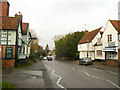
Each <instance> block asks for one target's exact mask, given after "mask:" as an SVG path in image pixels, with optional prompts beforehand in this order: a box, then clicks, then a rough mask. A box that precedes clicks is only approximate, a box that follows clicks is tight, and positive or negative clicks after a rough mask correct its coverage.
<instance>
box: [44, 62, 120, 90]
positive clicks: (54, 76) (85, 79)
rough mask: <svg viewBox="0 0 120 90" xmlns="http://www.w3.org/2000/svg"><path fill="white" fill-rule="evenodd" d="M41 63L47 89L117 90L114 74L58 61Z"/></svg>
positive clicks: (116, 80)
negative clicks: (103, 89) (93, 89)
mask: <svg viewBox="0 0 120 90" xmlns="http://www.w3.org/2000/svg"><path fill="white" fill-rule="evenodd" d="M42 63H43V65H44V67H45V68H46V72H44V78H45V83H46V87H47V88H63V89H67V88H116V89H118V88H119V86H118V75H117V74H116V73H110V72H108V71H105V70H100V69H96V68H92V67H89V66H83V65H77V64H75V63H71V62H67V61H60V60H53V61H47V60H43V61H42ZM47 74H48V75H47ZM46 75H47V76H46Z"/></svg>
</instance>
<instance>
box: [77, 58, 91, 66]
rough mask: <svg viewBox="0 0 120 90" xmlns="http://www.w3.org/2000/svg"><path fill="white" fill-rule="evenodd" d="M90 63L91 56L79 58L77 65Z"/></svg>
mask: <svg viewBox="0 0 120 90" xmlns="http://www.w3.org/2000/svg"><path fill="white" fill-rule="evenodd" d="M88 64H89V65H92V64H93V62H92V59H91V58H81V59H80V60H79V65H88Z"/></svg>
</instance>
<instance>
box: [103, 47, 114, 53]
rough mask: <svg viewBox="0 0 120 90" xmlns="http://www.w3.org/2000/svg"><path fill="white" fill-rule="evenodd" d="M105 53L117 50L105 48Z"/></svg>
mask: <svg viewBox="0 0 120 90" xmlns="http://www.w3.org/2000/svg"><path fill="white" fill-rule="evenodd" d="M103 52H116V48H104V49H103Z"/></svg>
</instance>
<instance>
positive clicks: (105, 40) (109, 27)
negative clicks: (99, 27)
mask: <svg viewBox="0 0 120 90" xmlns="http://www.w3.org/2000/svg"><path fill="white" fill-rule="evenodd" d="M117 33H118V32H117V31H116V29H115V28H114V26H113V25H112V24H111V22H110V21H108V23H107V25H106V28H105V31H104V33H103V49H104V48H105V47H108V35H109V34H111V35H112V42H115V46H117V48H116V52H117V53H118V35H117ZM115 59H116V60H118V54H117V55H115Z"/></svg>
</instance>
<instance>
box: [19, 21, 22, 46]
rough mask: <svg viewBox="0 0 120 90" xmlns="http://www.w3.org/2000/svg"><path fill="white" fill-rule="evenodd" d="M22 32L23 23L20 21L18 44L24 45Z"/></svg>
mask: <svg viewBox="0 0 120 90" xmlns="http://www.w3.org/2000/svg"><path fill="white" fill-rule="evenodd" d="M21 40H22V33H21V25H20V23H19V27H18V45H19V46H21V45H22V41H21Z"/></svg>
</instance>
